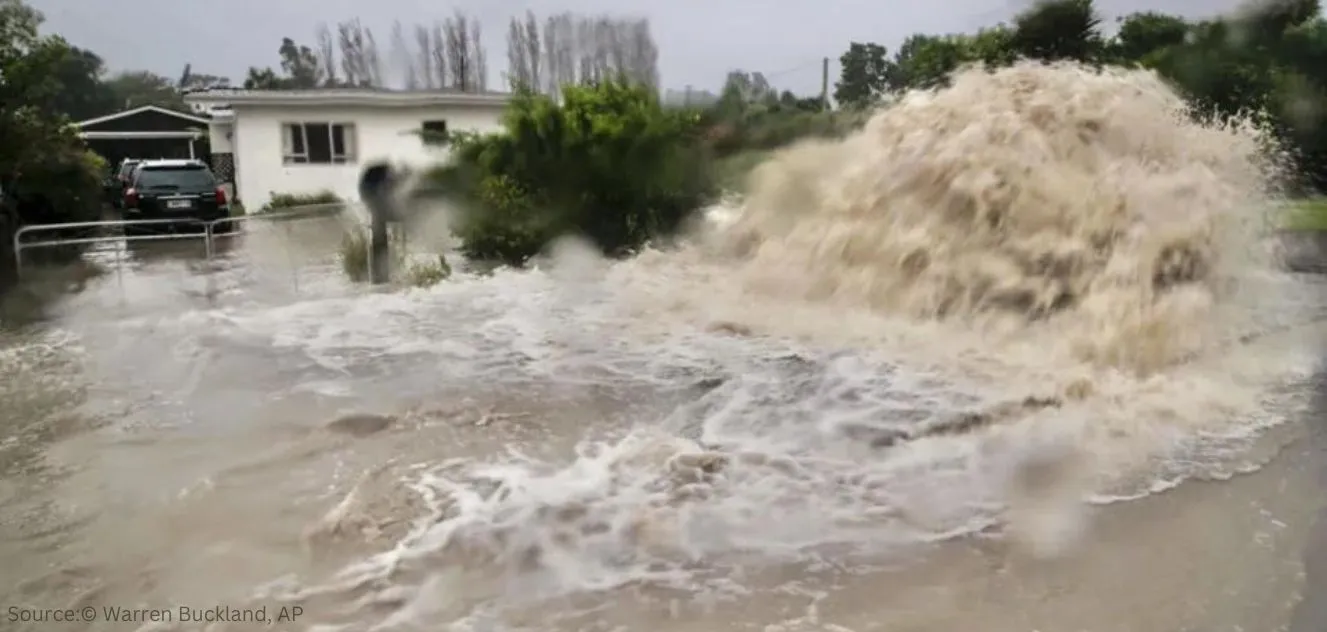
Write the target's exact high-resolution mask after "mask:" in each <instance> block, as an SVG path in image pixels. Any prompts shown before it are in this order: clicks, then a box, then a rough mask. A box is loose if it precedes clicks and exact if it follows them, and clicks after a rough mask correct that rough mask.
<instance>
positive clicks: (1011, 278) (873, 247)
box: [727, 63, 1270, 373]
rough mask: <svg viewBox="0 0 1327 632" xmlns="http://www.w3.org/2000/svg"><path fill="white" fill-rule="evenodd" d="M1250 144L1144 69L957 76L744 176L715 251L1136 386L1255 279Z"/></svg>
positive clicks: (1203, 340) (1257, 254) (790, 282)
mask: <svg viewBox="0 0 1327 632" xmlns="http://www.w3.org/2000/svg"><path fill="white" fill-rule="evenodd" d="M1267 142H1268V141H1267V139H1266V138H1265V135H1263V134H1262V133H1260V131H1259V130H1258V129H1257V128H1256V127H1255V126H1254V125H1252V124H1248V123H1245V122H1240V121H1234V122H1229V123H1226V124H1223V125H1215V126H1209V125H1203V124H1200V123H1198V122H1195V121H1193V120H1192V119H1191V118H1190V117H1189V116H1188V112H1187V109H1186V105H1185V103H1184V101H1183V100H1182V99H1181V98H1180V96H1178V95H1177V94H1176V93H1175V92H1174V91H1173V90H1171V89H1170V87H1168V86H1167V85H1166V84H1165V83H1163V81H1162V80H1161V79H1160V78H1158V77H1157V76H1156V75H1155V74H1153V73H1147V72H1139V71H1126V70H1120V69H1114V70H1111V69H1108V70H1103V71H1100V72H1098V71H1094V70H1090V69H1086V68H1083V67H1080V66H1077V65H1071V64H1059V65H1049V66H1047V65H1041V64H1036V63H1021V64H1017V65H1014V66H1012V67H1009V68H1004V69H1000V70H997V71H995V72H990V73H988V72H984V71H981V70H978V69H973V70H966V71H962V72H959V73H958V74H957V75H956V76H955V77H954V80H953V85H952V86H951V87H949V88H946V89H943V90H939V91H936V92H914V93H911V94H909V95H907V96H906V97H904V98H903V99H901V100H900V101H899V102H898V103H897V104H896V105H893V106H892V107H889V108H887V109H884V110H882V111H881V112H879V113H878V114H876V115H875V116H874V117H873V118H872V120H871V121H870V122H869V123H868V125H867V126H866V127H865V129H863V130H862V131H861V132H859V133H857V134H855V135H853V136H851V137H849V138H848V139H845V140H844V141H842V142H834V143H816V144H810V145H806V146H801V147H797V148H794V149H792V150H790V151H787V152H785V153H783V154H782V155H780V156H778V157H776V158H775V159H773V160H772V161H771V162H770V163H768V164H766V165H763V166H762V167H761V168H759V169H758V170H757V172H756V173H754V174H753V182H752V186H751V191H752V194H751V195H750V197H749V198H748V199H747V200H746V203H745V208H744V212H743V215H742V217H741V218H740V219H739V220H738V221H737V222H736V223H735V225H734V226H733V227H732V228H731V229H730V230H728V231H727V235H728V239H727V244H728V245H729V246H730V247H731V248H732V249H733V251H735V252H737V253H739V254H740V255H742V256H743V257H744V258H745V268H746V269H747V271H748V272H749V273H750V274H752V275H753V277H754V279H755V280H756V281H757V282H758V284H759V285H774V286H776V287H779V288H780V291H787V288H794V291H795V292H797V293H798V294H800V296H799V297H798V298H805V299H811V300H816V301H835V302H843V303H846V304H850V305H854V306H859V307H867V308H870V309H874V310H877V311H883V312H886V313H889V314H894V315H901V316H905V317H909V318H918V319H923V320H963V321H969V322H971V323H973V324H980V325H983V326H992V325H1000V328H1001V329H1002V330H1005V331H1008V330H1009V328H1010V326H1011V324H1012V327H1013V329H1014V330H1026V329H1028V328H1031V329H1033V330H1035V331H1038V332H1041V334H1043V335H1044V336H1045V338H1046V339H1047V340H1048V341H1049V340H1058V341H1062V343H1063V344H1064V345H1065V348H1064V349H1062V350H1061V351H1064V352H1065V353H1068V354H1071V355H1072V356H1073V357H1076V358H1078V359H1079V360H1083V361H1088V362H1091V363H1093V364H1099V365H1107V366H1114V367H1118V368H1124V369H1129V370H1135V371H1139V372H1143V373H1147V372H1151V371H1155V370H1158V369H1160V368H1163V367H1165V366H1168V365H1170V364H1173V363H1174V362H1176V361H1179V360H1181V359H1184V358H1188V357H1190V356H1192V355H1193V354H1194V353H1198V352H1200V351H1201V350H1202V349H1204V348H1207V347H1208V346H1209V345H1211V344H1213V343H1214V342H1216V341H1218V340H1224V339H1225V337H1226V336H1228V335H1229V334H1230V332H1229V331H1228V328H1227V327H1226V326H1227V325H1229V324H1231V321H1230V319H1228V318H1222V317H1220V314H1219V313H1220V312H1223V310H1226V308H1227V307H1229V306H1232V305H1235V304H1244V303H1247V302H1249V301H1251V300H1255V299H1252V298H1251V297H1249V296H1247V294H1248V292H1249V291H1250V290H1248V289H1247V287H1246V284H1242V283H1239V282H1238V279H1239V278H1241V277H1244V276H1247V275H1249V274H1253V273H1255V271H1256V270H1257V269H1259V268H1263V267H1265V265H1266V264H1267V263H1269V261H1268V257H1266V256H1265V252H1266V249H1265V247H1264V245H1263V244H1264V243H1265V242H1264V241H1263V240H1262V238H1261V237H1260V236H1259V234H1258V233H1259V230H1258V229H1260V228H1261V226H1262V222H1263V219H1264V218H1263V214H1264V213H1265V211H1266V210H1267V209H1269V208H1270V205H1269V204H1267V201H1266V200H1267V191H1268V187H1267V182H1266V174H1267V173H1268V171H1269V168H1270V162H1269V160H1268V159H1267V158H1266V157H1265V156H1266V155H1267V154H1266V153H1265V152H1264V148H1265V147H1266V146H1267Z"/></svg>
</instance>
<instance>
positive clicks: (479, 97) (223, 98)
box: [184, 88, 511, 107]
mask: <svg viewBox="0 0 1327 632" xmlns="http://www.w3.org/2000/svg"><path fill="white" fill-rule="evenodd" d="M510 99H511V95H510V94H507V93H505V92H478V93H476V92H454V91H449V90H377V89H364V88H327V89H314V90H227V89H218V90H205V91H200V92H192V93H189V94H186V95H184V101H185V102H186V103H198V104H208V105H215V104H227V105H231V106H238V105H280V106H300V105H340V106H355V105H367V106H384V107H406V106H419V105H442V106H447V105H451V106H456V105H477V106H491V107H501V106H505V105H506V104H507V102H508V101H509V100H510Z"/></svg>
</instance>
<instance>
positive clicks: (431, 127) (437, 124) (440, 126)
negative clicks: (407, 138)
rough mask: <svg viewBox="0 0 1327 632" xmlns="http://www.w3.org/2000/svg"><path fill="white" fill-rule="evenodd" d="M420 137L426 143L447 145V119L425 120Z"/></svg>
mask: <svg viewBox="0 0 1327 632" xmlns="http://www.w3.org/2000/svg"><path fill="white" fill-rule="evenodd" d="M419 137H420V138H421V139H422V140H423V141H424V144H425V145H435V146H436V145H446V144H447V121H424V125H423V129H422V130H421V133H420V135H419Z"/></svg>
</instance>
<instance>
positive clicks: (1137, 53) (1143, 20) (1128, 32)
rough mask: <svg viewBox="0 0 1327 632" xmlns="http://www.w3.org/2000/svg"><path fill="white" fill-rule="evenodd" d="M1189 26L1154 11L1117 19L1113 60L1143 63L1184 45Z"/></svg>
mask: <svg viewBox="0 0 1327 632" xmlns="http://www.w3.org/2000/svg"><path fill="white" fill-rule="evenodd" d="M1188 34H1189V23H1188V22H1185V21H1184V19H1183V18H1179V17H1176V16H1173V15H1166V14H1164V13H1157V12H1155V11H1145V12H1142V13H1133V14H1130V15H1127V16H1125V17H1123V18H1121V19H1120V30H1119V32H1118V33H1116V34H1115V39H1114V41H1112V42H1111V46H1110V47H1111V53H1112V56H1113V57H1114V58H1115V59H1117V60H1120V61H1122V62H1129V61H1142V60H1144V59H1147V58H1148V57H1150V56H1152V55H1153V54H1155V53H1156V52H1158V51H1161V50H1164V49H1166V48H1169V47H1171V46H1178V45H1180V44H1183V43H1184V38H1185V37H1186V36H1187V35H1188Z"/></svg>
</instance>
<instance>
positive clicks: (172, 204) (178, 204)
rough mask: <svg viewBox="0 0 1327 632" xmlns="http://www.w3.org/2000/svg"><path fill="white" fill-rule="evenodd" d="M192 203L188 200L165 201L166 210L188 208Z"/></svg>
mask: <svg viewBox="0 0 1327 632" xmlns="http://www.w3.org/2000/svg"><path fill="white" fill-rule="evenodd" d="M191 206H193V202H190V201H189V200H166V208H189V207H191Z"/></svg>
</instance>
